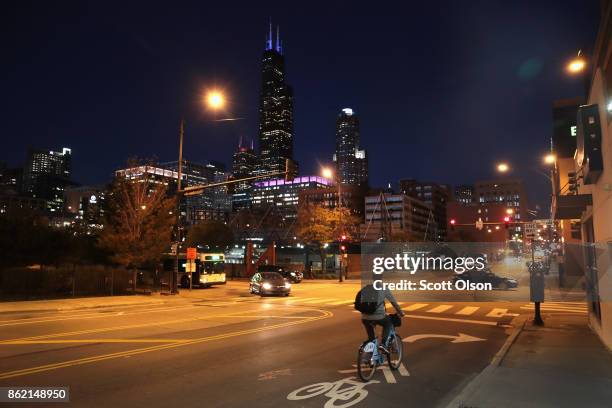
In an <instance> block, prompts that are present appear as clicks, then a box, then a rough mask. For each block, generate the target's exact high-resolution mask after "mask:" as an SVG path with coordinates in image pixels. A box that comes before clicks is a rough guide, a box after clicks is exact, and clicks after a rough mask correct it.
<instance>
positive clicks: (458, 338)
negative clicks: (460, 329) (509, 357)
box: [403, 333, 486, 343]
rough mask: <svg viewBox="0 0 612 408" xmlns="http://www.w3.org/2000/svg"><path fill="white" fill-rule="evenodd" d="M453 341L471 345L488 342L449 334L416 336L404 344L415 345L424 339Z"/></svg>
mask: <svg viewBox="0 0 612 408" xmlns="http://www.w3.org/2000/svg"><path fill="white" fill-rule="evenodd" d="M432 338H433V339H453V341H451V343H469V342H472V341H486V339H481V338H479V337H474V336H470V335H467V334H464V333H459V335H458V336H452V335H448V334H415V335H413V336H408V337H405V338H404V340H403V341H404V343H414V342H415V341H418V340H422V339H432Z"/></svg>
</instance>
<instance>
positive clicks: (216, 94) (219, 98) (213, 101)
mask: <svg viewBox="0 0 612 408" xmlns="http://www.w3.org/2000/svg"><path fill="white" fill-rule="evenodd" d="M204 103H205V106H206V107H207V108H208V109H210V110H213V111H218V110H220V109H222V108H223V107H224V106H225V96H224V95H223V93H222V92H221V91H219V90H216V89H215V90H209V91H207V92H206V94H205V96H204ZM184 136H185V119H184V118H183V117H182V116H181V123H180V126H179V156H178V166H177V167H178V171H177V178H178V180H177V183H176V221H175V239H176V241H175V251H174V273H173V275H172V288H171V293H172V294H176V293H178V273H179V249H180V246H181V198H182V178H183V139H184Z"/></svg>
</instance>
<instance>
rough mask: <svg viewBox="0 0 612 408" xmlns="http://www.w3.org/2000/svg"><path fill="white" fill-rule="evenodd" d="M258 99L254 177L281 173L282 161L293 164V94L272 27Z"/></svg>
mask: <svg viewBox="0 0 612 408" xmlns="http://www.w3.org/2000/svg"><path fill="white" fill-rule="evenodd" d="M261 79H262V81H261V96H260V105H259V150H260V154H259V164H258V166H257V173H258V174H266V173H271V172H274V173H278V172H282V171H284V170H285V161H286V160H287V159H289V160H293V90H292V89H291V87H290V86H289V85H288V84H287V83H286V81H285V57H284V56H283V48H282V44H281V40H280V35H279V31H278V28H277V31H276V42H274V41H273V38H272V24H270V32H269V34H268V39H267V41H266V49H265V51H264V53H263V58H262V69H261Z"/></svg>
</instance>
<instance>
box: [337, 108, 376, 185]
mask: <svg viewBox="0 0 612 408" xmlns="http://www.w3.org/2000/svg"><path fill="white" fill-rule="evenodd" d="M334 161H335V162H336V174H337V178H338V181H339V182H340V183H342V184H351V185H357V186H361V185H367V184H368V158H367V156H366V151H365V150H363V149H361V147H360V145H359V118H358V117H357V115H355V112H353V110H352V109H350V108H344V109H342V112H341V113H340V115H339V116H338V120H337V121H336V153H335V154H334Z"/></svg>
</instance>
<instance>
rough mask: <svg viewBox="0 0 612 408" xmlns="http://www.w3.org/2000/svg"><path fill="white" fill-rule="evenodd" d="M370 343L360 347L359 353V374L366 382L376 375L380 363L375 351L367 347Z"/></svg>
mask: <svg viewBox="0 0 612 408" xmlns="http://www.w3.org/2000/svg"><path fill="white" fill-rule="evenodd" d="M368 345H371V343H365V344H363V345H362V346H361V347H359V353H357V374H358V375H359V378H360V379H361V381H364V382H368V381H370V380H371V379H372V377H374V373H375V372H376V366H377V365H378V361H377V360H378V359H377V358H375V356H374V352H372V351H370V350H369V349H367V348H368ZM370 348H372V347H370Z"/></svg>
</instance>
